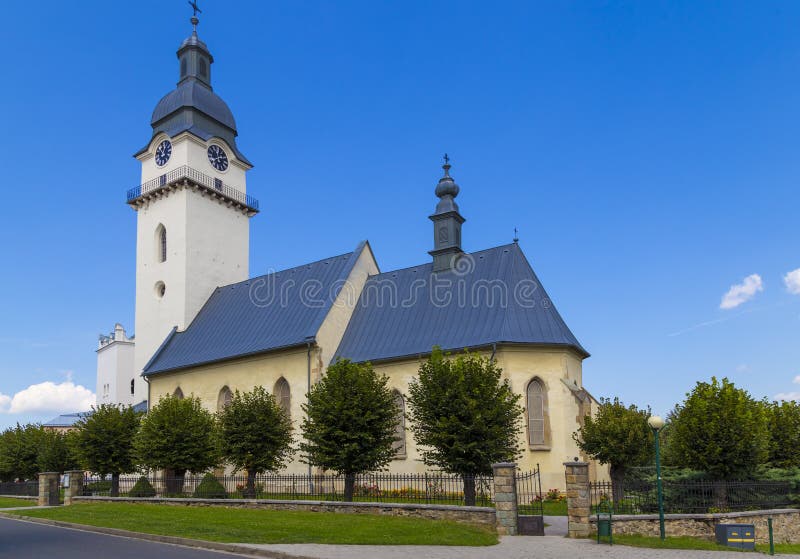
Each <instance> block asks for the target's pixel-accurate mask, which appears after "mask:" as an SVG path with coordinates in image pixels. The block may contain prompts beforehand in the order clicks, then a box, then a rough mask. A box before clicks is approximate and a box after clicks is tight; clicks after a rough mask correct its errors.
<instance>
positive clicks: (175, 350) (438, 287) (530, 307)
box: [97, 17, 600, 488]
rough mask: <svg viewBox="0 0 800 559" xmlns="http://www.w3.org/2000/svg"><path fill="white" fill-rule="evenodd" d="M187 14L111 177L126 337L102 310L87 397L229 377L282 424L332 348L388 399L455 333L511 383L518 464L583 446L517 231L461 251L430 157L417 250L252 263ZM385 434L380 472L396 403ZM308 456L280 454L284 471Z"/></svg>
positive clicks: (561, 357)
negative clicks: (148, 113) (398, 262)
mask: <svg viewBox="0 0 800 559" xmlns="http://www.w3.org/2000/svg"><path fill="white" fill-rule="evenodd" d="M192 24H193V32H192V34H191V35H190V36H189V37H188V38H187V39H186V40H184V41H183V43H182V44H181V45H180V48H179V49H178V51H177V62H178V76H179V80H178V82H177V86H176V87H175V89H173V90H172V91H170V92H169V93H168V94H167V95H165V96H164V97H163V98H162V99H161V100H160V101H159V102H158V104H157V105H156V107H155V109H154V111H153V114H152V118H151V126H152V136H151V137H150V139H149V141H148V142H147V143H146V144H145V145H144V146H143V147H142V148H141V149H140V150H139V151H137V152H136V153H135V157H136V158H137V159H138V160H139V161H140V162H141V170H142V172H141V181H140V186H137V187H135V188H133V189H131V190H129V191H128V192H127V204H128V205H129V206H130V207H131V208H132V209H133V210H134V211H135V215H136V231H137V233H136V300H135V336H130V337H129V336H128V334H127V333H126V332H125V330H124V329H123V327H122V326H121V325H119V324H117V325H116V327H115V329H114V331H113V332H112V333H111V334H110V335H108V336H101V337H100V343H99V347H98V350H97V363H98V367H97V400H98V403H99V404H102V403H123V404H131V405H140V406H144V408H145V409H146V408H147V406H148V405H149V406H152V405H154V404H155V403H157V402H158V400H159V398H161V397H163V396H164V395H167V394H174V395H178V396H186V397H188V396H190V395H193V396H195V397H198V398H200V400H201V401H202V403H203V405H204V406H205V407H206V408H207V409H209V410H211V411H218V410H219V409H221V408H222V407H224V406H225V405H226V403H227V402H228V401H229V400H230V398H231V396H232V393H233V391H235V390H241V391H246V390H250V389H252V388H253V387H254V386H256V385H261V386H264V387H265V388H266V389H267V390H269V391H271V392H272V394H273V395H274V396H275V398H276V399H277V400H278V402H279V403H280V404H281V405H282V406H283V407H284V409H285V410H286V411H287V412H288V413H289V415H290V416H291V418H292V420H293V422H294V424H295V426H296V432H297V428H298V427H299V423H300V418H301V416H302V408H301V405H302V404H303V403H304V401H305V395H306V393H307V392H308V390H309V388H310V387H311V386H312V385H313V384H314V383H315V382H317V381H318V380H319V379H320V378H321V376H322V375H324V374H325V370H326V367H327V366H328V365H329V364H330V363H331V362H332V361H334V360H336V359H339V358H346V359H350V360H353V361H357V362H370V363H371V364H372V365H373V367H374V369H375V370H376V371H377V372H378V373H379V374H384V375H386V376H387V377H388V378H389V384H390V386H391V388H392V390H393V391H394V393H395V397H396V401H397V403H398V406H399V407H400V409H404V408H405V398H406V395H407V391H408V385H409V382H410V381H411V379H412V378H414V377H415V376H416V374H417V371H418V369H419V366H420V363H421V361H423V360H425V359H426V358H427V356H428V355H429V354H430V352H431V349H432V348H433V347H434V346H439V347H441V348H442V349H443V350H445V351H446V352H450V353H458V352H460V351H463V350H465V349H469V350H470V351H472V352H478V353H480V354H482V355H485V356H487V357H490V358H491V359H493V360H495V361H496V362H497V363H498V365H499V366H500V367H501V368H502V370H503V375H504V377H505V378H507V379H508V380H509V382H510V383H511V386H512V387H513V389H514V391H516V392H517V393H518V394H520V395H521V396H522V405H523V406H524V408H525V417H524V430H523V434H522V435H521V439H520V441H519V447H520V448H521V449H522V450H523V452H522V455H521V457H520V459H519V464H520V467H521V468H522V469H526V470H527V469H531V468H533V467H535V465H536V464H540V465H541V470H542V474H543V478H542V483H543V484H544V485H545V487H546V488H549V487H563V485H564V473H563V472H564V470H563V466H562V463H563V462H564V461H567V460H571V459H573V458H574V457H582V458H584V459H585V458H586V456H584V455H582V454H581V452H580V451H579V449H578V448H577V445H576V444H575V442H574V441H573V439H572V434H573V433H574V432H575V430H576V429H577V428H578V427H579V426H580V423H581V421H582V418H583V417H585V416H586V415H588V414H592V413H593V412H594V410H595V409H596V406H597V401H596V400H595V399H594V398H593V397H592V396H591V395H590V394H589V392H588V391H587V390H586V389H585V388H584V385H583V376H582V363H583V360H584V359H586V358H587V357H588V356H589V354H588V352H587V351H586V350H585V349H584V348H583V346H581V344H580V343H579V342H578V340H577V338H576V337H575V336H574V335H573V333H572V332H571V331H570V329H569V328H568V327H567V325H566V323H565V322H564V320H563V319H562V317H561V316H560V315H559V313H558V311H557V310H556V307H555V305H554V304H553V302H552V301H551V300H550V298H549V297H548V296H547V293H546V291H545V290H544V288H543V286H542V284H541V282H539V280H538V278H537V276H536V274H535V273H534V271H533V269H532V268H531V265H530V263H529V262H528V259H527V258H526V256H525V254H524V253H523V251H522V249H521V247H520V246H519V244H518V242H517V241H516V240H515V241H514V242H513V243H510V244H508V245H504V246H498V247H492V248H487V249H484V250H477V251H473V252H466V251H464V250H463V249H462V235H461V233H462V227H463V226H464V223H465V218H464V217H463V216H462V213H461V209H460V208H459V206H458V204H457V203H456V198H457V196H458V194H459V186H458V185H457V184H456V181H455V179H454V178H453V176H451V166H450V164H449V160H448V159H447V157H445V162H444V165H443V172H442V174H441V176H440V177H437V176H436V175H432V177H431V200H430V204H431V207H433V213H432V214H431V215H430V216H429V217H430V221H431V225H430V226H431V232H432V233H433V235H432V237H433V245H432V249H431V251H430V252H429V253H428V254H427V255H420V259H419V261H420V263H419V265H417V266H413V267H410V268H404V269H401V270H389V271H383V270H381V269H380V267H379V265H378V259H377V258H376V255H375V254H373V251H372V248H371V247H370V244H369V241H366V240H361V241H356V240H354V242H353V244H352V245H351V246H347V247H342V253H341V254H336V255H332V256H330V257H329V258H325V259H322V260H318V261H316V262H309V263H307V264H304V265H302V266H297V267H295V268H291V269H288V270H282V271H278V272H275V273H270V274H267V275H264V276H260V277H250V275H249V267H248V254H249V250H250V246H249V245H250V239H249V223H250V219H252V218H257V216H258V213H259V204H258V200H256V199H255V198H254V197H253V196H251V195H250V194H248V190H247V173H248V170H250V169H251V168H252V163H251V162H250V160H249V159H248V158H247V157H246V156H245V154H244V153H243V152H242V150H241V149H240V146H239V144H238V143H237V130H236V121H235V120H234V117H233V113H232V112H231V110H230V108H229V107H228V105H227V104H226V103H225V101H223V100H222V98H221V97H220V96H219V95H217V93H215V91H214V89H213V88H212V64H213V63H214V58H213V57H212V55H211V52H210V51H209V49H208V47H207V46H206V44H205V43H204V42H203V41H202V40H200V38H199V37H198V34H197V24H198V20H197V18H196V17H193V18H192ZM437 178H438V183H437V182H436V180H437ZM423 203H424V202H421V204H423ZM473 211H474V210H473ZM465 213H466V212H465ZM397 439H398V440H397V443H396V455H395V459H394V461H393V462H392V463H391V465H390V471H392V472H398V473H410V472H419V471H424V470H425V469H426V466H425V465H424V464H423V463H422V462H421V461H420V454H419V451H418V449H417V448H416V446H415V443H414V440H413V437H412V436H411V433H410V431H408V432H406V425H405V419H404V416H403V415H402V414H398V418H397ZM306 468H307V466H306V465H305V464H302V463H301V462H300V461H299V459H298V458H297V457H296V458H295V461H294V462H292V463H291V464H290V465H289V466H288V468H287V471H289V472H292V473H302V472H305V471H306ZM592 471H593V472H594V474H595V475H597V474H600V470H599V468H598V467H596V466H595V465H593V467H592Z"/></svg>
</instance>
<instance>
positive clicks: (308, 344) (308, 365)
mask: <svg viewBox="0 0 800 559" xmlns="http://www.w3.org/2000/svg"><path fill="white" fill-rule="evenodd" d="M313 343H314V339H313V337H311V338H310V339H309V338H306V404H308V400H309V396H310V395H311V345H312V344H313ZM311 479H312V478H311V464H309V465H308V488H309V490H310V491H311V494H312V495H313V494H314V483H313V482H312V481H311Z"/></svg>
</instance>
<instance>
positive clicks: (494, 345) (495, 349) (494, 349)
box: [489, 342, 497, 363]
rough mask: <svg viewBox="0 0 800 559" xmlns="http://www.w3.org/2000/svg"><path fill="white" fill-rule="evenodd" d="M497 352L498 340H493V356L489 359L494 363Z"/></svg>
mask: <svg viewBox="0 0 800 559" xmlns="http://www.w3.org/2000/svg"><path fill="white" fill-rule="evenodd" d="M495 353H497V342H492V356H491V357H490V358H489V361H490V362H492V363H494V354H495Z"/></svg>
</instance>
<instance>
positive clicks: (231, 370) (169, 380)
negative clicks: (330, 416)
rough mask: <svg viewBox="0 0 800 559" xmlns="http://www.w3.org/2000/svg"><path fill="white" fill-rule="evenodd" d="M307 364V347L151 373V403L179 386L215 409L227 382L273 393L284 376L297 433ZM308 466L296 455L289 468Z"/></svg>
mask: <svg viewBox="0 0 800 559" xmlns="http://www.w3.org/2000/svg"><path fill="white" fill-rule="evenodd" d="M312 355H313V351H312ZM312 361H313V357H312ZM307 367H308V356H307V349H306V348H298V349H293V350H286V351H280V352H272V353H269V354H264V355H259V356H254V357H249V358H243V359H237V360H234V361H227V362H221V363H216V364H210V365H201V366H198V367H193V368H191V369H186V370H183V371H176V372H174V373H161V374H158V375H154V376H152V377H150V402H151V404H150V405H151V406H153V405H155V404H156V403H158V399H159V398H161V397H163V396H165V395H168V394H173V393H174V392H175V390H176V389H177V388H179V387H180V389H181V391H182V392H183V395H184V396H186V397H188V396H189V395H194V396H196V397H198V398H200V401H201V402H202V404H203V407H204V408H206V409H207V410H208V411H210V412H216V411H217V401H218V400H217V399H218V398H219V393H220V391H221V390H222V388H223V387H225V386H227V387H228V388H230V390H231V391H232V392H234V391H236V390H239V391H240V392H245V391H248V390H252V389H253V388H254V387H256V386H263V387H264V388H265V389H266V390H267V391H269V392H270V393H273V389H274V387H275V383H276V382H277V381H278V379H280V378H281V377H283V378H285V379H286V381H287V382H288V383H289V388H290V391H291V416H292V424H293V425H294V434H295V437H298V436H299V432H300V421H301V418H302V414H303V411H302V409H301V407H300V406H301V405H302V404H303V403H304V402H305V394H306V386H307ZM307 469H308V466H307V465H305V464H303V463H302V462H300V461H299V459H298V456H297V455H295V457H294V459H293V461H292V462H291V463H290V464H289V465H288V466H287V468H286V471H287V472H289V473H304V472H306V471H307Z"/></svg>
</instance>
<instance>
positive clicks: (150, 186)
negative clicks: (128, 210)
mask: <svg viewBox="0 0 800 559" xmlns="http://www.w3.org/2000/svg"><path fill="white" fill-rule="evenodd" d="M179 184H187V185H192V186H196V187H198V188H200V189H202V190H205V191H206V192H207V193H209V194H212V195H214V196H218V197H221V198H225V199H227V200H228V201H231V202H234V203H235V204H237V205H239V206H241V207H242V209H246V210H247V211H248V212H251V213H257V212H258V200H256V199H255V198H254V197H253V196H250V195H249V194H245V193H244V192H242V191H240V190H237V189H236V188H233V187H232V186H230V185H227V184H225V183H224V182H223V181H222V179H218V178H215V177H210V176H208V175H206V174H204V173H201V172H200V171H198V170H196V169H192V168H191V167H189V166H188V165H182V166H180V167H177V168H175V169H173V170H172V171H169V172H167V173H164V174H163V175H161V176H158V177H156V178H154V179H152V180H149V181H147V182H146V183H144V184H140V185H139V186H135V187H133V188H131V189H130V190H128V192H127V194H126V201H127V202H128V204H133V205H135V204H136V203H137V202H138V201H139V200H142V199H145V198H148V197H150V196H152V195H154V194H156V193H158V192H160V191H162V190H167V189H169V188H172V187H175V186H176V185H179Z"/></svg>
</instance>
